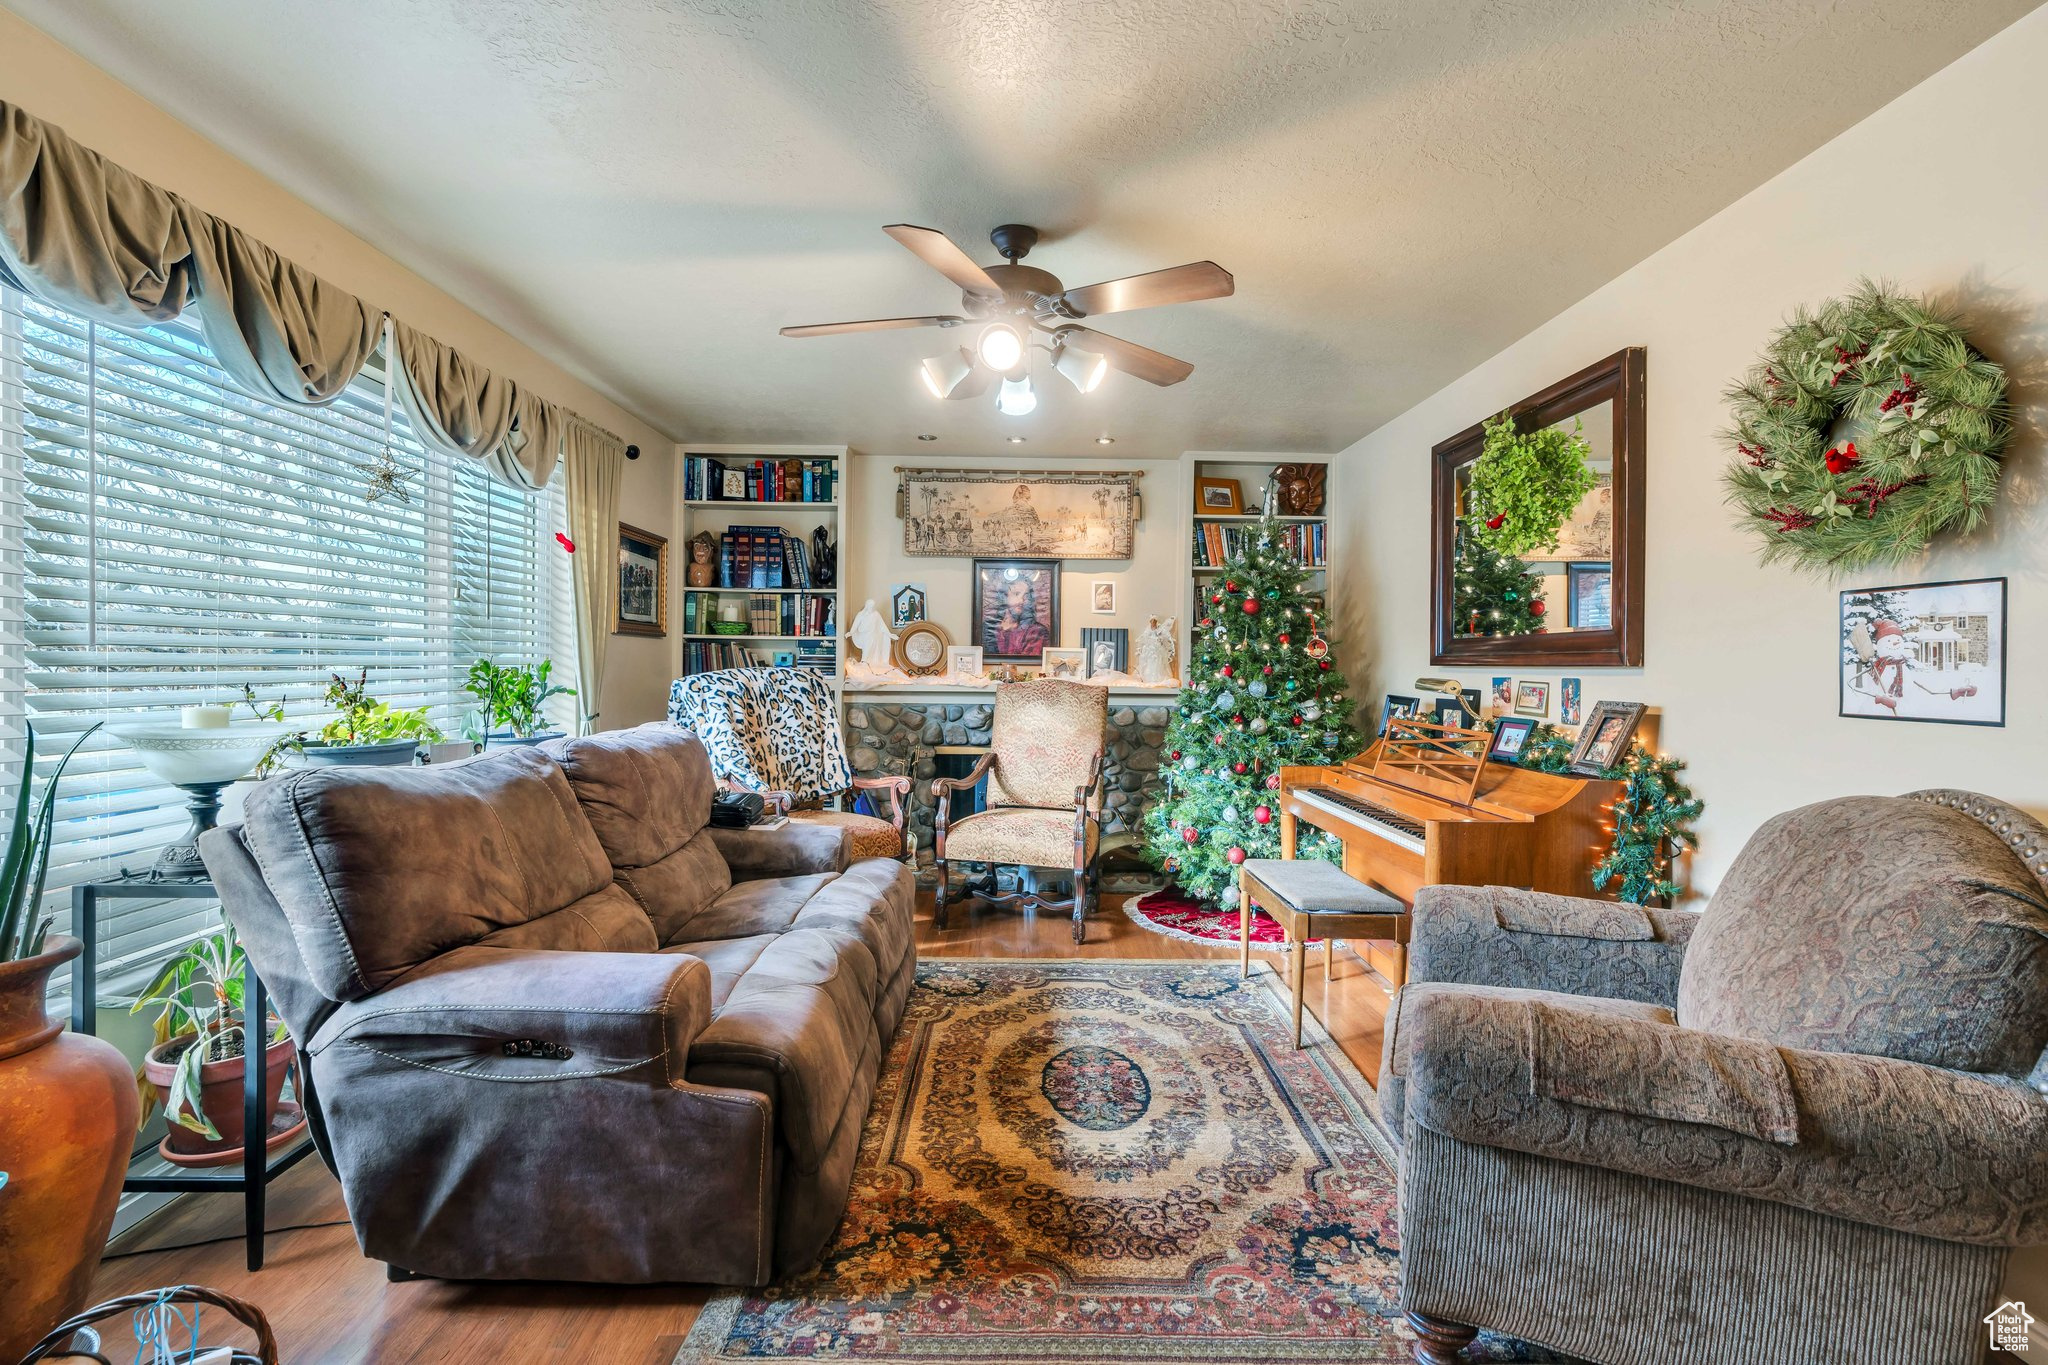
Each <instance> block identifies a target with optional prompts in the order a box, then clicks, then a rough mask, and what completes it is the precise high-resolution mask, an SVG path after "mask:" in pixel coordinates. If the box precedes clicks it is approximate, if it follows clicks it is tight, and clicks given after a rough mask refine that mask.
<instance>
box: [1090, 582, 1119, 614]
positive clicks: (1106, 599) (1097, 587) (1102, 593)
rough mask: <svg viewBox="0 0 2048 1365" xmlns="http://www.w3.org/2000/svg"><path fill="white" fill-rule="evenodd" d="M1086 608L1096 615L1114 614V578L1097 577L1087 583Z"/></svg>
mask: <svg viewBox="0 0 2048 1365" xmlns="http://www.w3.org/2000/svg"><path fill="white" fill-rule="evenodd" d="M1088 610H1089V611H1091V612H1093V613H1094V614H1095V615H1097V616H1114V615H1116V580H1115V579H1114V578H1098V579H1096V580H1095V581H1094V582H1092V583H1090V584H1089V585H1088Z"/></svg>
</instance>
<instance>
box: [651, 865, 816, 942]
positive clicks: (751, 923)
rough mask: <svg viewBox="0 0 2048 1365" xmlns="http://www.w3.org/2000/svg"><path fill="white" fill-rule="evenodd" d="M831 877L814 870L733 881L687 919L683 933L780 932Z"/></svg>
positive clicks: (699, 936)
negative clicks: (790, 875) (803, 874)
mask: <svg viewBox="0 0 2048 1365" xmlns="http://www.w3.org/2000/svg"><path fill="white" fill-rule="evenodd" d="M832 876H833V874H832V873H830V872H813V873H811V874H809V875H807V876H802V877H754V878H750V879H749V880H747V881H743V882H734V883H733V884H732V885H731V886H729V887H727V888H726V889H725V890H724V891H722V892H720V893H719V895H718V898H717V899H716V900H714V901H713V902H712V903H711V904H710V906H709V907H708V908H706V909H705V910H704V912H703V913H702V914H700V915H696V916H694V917H693V918H692V919H691V920H690V922H689V926H688V928H687V931H686V932H687V934H688V936H689V938H690V939H691V940H692V941H694V942H702V941H704V940H705V939H721V938H747V937H749V936H750V935H753V934H780V933H783V932H785V931H786V930H787V929H788V928H789V927H790V926H791V925H792V924H795V923H796V917H797V912H798V911H800V910H802V909H803V908H804V903H805V902H806V901H808V900H810V898H811V897H813V896H815V895H817V894H818V892H819V891H821V890H823V889H824V888H825V886H826V885H827V884H828V883H829V882H831V880H832Z"/></svg>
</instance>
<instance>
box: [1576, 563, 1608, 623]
mask: <svg viewBox="0 0 2048 1365" xmlns="http://www.w3.org/2000/svg"><path fill="white" fill-rule="evenodd" d="M1564 584H1565V587H1564V623H1565V624H1566V625H1567V626H1570V627H1571V628H1572V629H1573V630H1611V629H1613V627H1614V613H1613V607H1612V600H1613V596H1614V565H1613V564H1611V563H1609V562H1607V561H1605V560H1600V561H1595V562H1590V563H1588V562H1583V561H1581V562H1578V563H1573V564H1567V565H1565V566H1564Z"/></svg>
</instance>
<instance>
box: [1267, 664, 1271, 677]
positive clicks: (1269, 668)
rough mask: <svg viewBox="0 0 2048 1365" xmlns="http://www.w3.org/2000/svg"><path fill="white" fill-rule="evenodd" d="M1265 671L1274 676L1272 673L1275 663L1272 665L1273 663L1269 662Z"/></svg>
mask: <svg viewBox="0 0 2048 1365" xmlns="http://www.w3.org/2000/svg"><path fill="white" fill-rule="evenodd" d="M1265 671H1266V675H1267V676H1268V677H1270V676H1272V673H1273V665H1271V664H1267V665H1266V669H1265Z"/></svg>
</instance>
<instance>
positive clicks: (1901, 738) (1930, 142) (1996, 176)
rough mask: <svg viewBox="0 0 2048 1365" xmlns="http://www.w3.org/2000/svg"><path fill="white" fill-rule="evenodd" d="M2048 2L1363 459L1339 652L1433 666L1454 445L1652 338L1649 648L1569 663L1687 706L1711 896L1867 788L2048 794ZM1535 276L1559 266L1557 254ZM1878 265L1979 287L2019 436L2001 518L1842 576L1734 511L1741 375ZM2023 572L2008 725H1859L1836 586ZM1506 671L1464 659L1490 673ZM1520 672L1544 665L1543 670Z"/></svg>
mask: <svg viewBox="0 0 2048 1365" xmlns="http://www.w3.org/2000/svg"><path fill="white" fill-rule="evenodd" d="M2044 66H2048V11H2043V12H2039V13H2036V14H2035V15H2033V16H2032V17H2030V18H2027V19H2023V20H2021V21H2020V22H2019V23H2018V24H2016V25H2014V26H2013V27H2012V28H2010V29H2008V30H2006V31H2005V32H2004V33H2002V34H2000V35H1999V36H1998V37H1996V38H1993V39H1992V40H1991V41H1990V42H1988V43H1986V44H1985V45H1984V46H1982V47H1980V48H1978V49H1977V50H1976V51H1974V52H1972V53H1970V54H1969V55H1968V56H1966V57H1964V58H1963V59H1962V60H1960V61H1958V62H1956V63H1955V64H1954V65H1953V66H1950V67H1949V68H1947V69H1946V70H1944V71H1942V72H1940V73H1939V74H1937V75H1936V76H1934V77H1933V78H1931V79H1930V80H1928V81H1927V82H1926V83H1925V84H1923V85H1921V86H1920V87H1918V88H1917V89H1915V90H1912V91H1910V92H1908V93H1907V94H1905V95H1904V96H1902V97H1900V98H1899V99H1898V100H1897V101H1895V102H1894V103H1892V104H1891V105H1889V106H1887V107H1886V108H1884V109H1882V110H1880V111H1878V112H1877V113H1876V114H1874V115H1872V116H1871V117H1870V118H1869V119H1867V120H1865V121H1864V122H1863V123H1862V124H1859V125H1858V126H1856V127H1855V128H1852V129H1850V130H1849V131H1848V132H1846V133H1844V134H1843V135H1842V136H1841V137H1839V138H1837V139H1836V140H1835V141H1833V142H1831V143H1829V144H1828V145H1827V146H1825V147H1823V148H1821V149H1820V150H1819V151H1816V152H1815V153H1813V154H1812V155H1811V156H1809V157H1808V158H1806V159H1805V160H1804V161H1802V162H1800V163H1798V164H1797V165H1795V166H1793V167H1791V168H1790V169H1789V170H1787V171H1785V172H1784V173H1783V174H1782V175H1779V176H1778V177H1776V178H1775V179H1773V180H1771V181H1769V182H1767V183H1766V184H1765V185H1763V186H1762V187H1760V188H1759V189H1757V190H1756V191H1755V192H1754V193H1752V194H1750V195H1748V196H1747V197H1745V198H1744V199H1742V200H1740V201H1738V202H1737V203H1735V204H1734V205H1732V206H1730V207H1729V208H1727V209H1726V210H1724V211H1723V212H1721V213H1720V214H1718V215H1717V216H1716V217H1714V218H1712V219H1710V220H1709V221H1708V222H1706V223H1704V224H1702V225H1701V226H1700V227H1699V228H1697V229H1695V230H1694V231H1693V232H1691V233H1689V234H1687V235H1686V236H1685V237H1682V238H1680V239H1679V240H1678V241H1676V242H1674V243H1672V244H1671V245H1670V246H1668V247H1666V248H1665V249H1663V250H1662V251H1660V252H1658V253H1657V254H1656V255H1654V256H1652V257H1650V258H1649V259H1648V260H1646V261H1644V262H1643V263H1642V264H1640V265H1638V266H1637V267H1635V268H1634V269H1633V270H1631V271H1629V272H1628V273H1627V274H1625V275H1623V276H1621V277H1620V278H1618V279H1616V280H1614V281H1613V282H1612V283H1610V284H1608V285H1606V286H1605V287H1604V288H1602V289H1600V290H1599V291H1597V292H1596V293H1594V294H1592V295H1591V296H1589V297H1588V298H1586V299H1584V300H1583V301H1581V302H1580V303H1578V304H1577V305H1575V306H1574V307H1573V308H1571V309H1570V310H1568V311H1567V312H1565V313H1563V314H1562V315H1560V316H1558V317H1557V318H1555V319H1553V320H1552V321H1550V322H1549V323H1546V324H1545V325H1544V326H1542V327H1540V328H1538V329H1537V330H1536V331H1534V332H1532V333H1530V334H1529V335H1528V336H1526V337H1524V338H1523V339H1522V340H1520V341H1518V342H1516V343H1515V344H1514V345H1513V346H1510V347H1509V348H1508V349H1507V350H1505V351H1502V352H1501V353H1500V354H1499V355H1496V356H1494V357H1493V358H1492V359H1491V360H1489V361H1487V362H1486V363H1485V364H1483V365H1481V366H1480V367H1479V368H1477V369H1475V370H1473V371H1472V372H1471V373H1469V374H1467V375H1465V376H1464V377H1462V378H1461V379H1459V380H1457V381H1456V382H1455V383H1453V384H1451V385H1450V386H1449V387H1447V388H1445V389H1443V390H1442V391H1441V392H1439V393H1436V394H1434V395H1432V396H1430V397H1428V398H1426V399H1424V400H1423V401H1422V402H1420V403H1418V404H1417V405H1416V406H1415V407H1413V408H1411V409H1410V410H1409V411H1407V412H1406V413H1404V414H1402V415H1401V416H1400V417H1399V418H1396V419H1395V420H1394V421H1392V422H1390V423H1388V424H1387V425H1386V426H1384V427H1381V428H1380V429H1379V430H1377V431H1375V432H1373V433H1372V434H1371V435H1370V436H1368V437H1366V438H1365V439H1364V440H1362V441H1360V442H1358V443H1357V444H1356V445H1354V446H1352V447H1351V448H1349V449H1348V450H1346V451H1345V452H1344V453H1343V454H1342V455H1341V456H1340V457H1339V465H1340V473H1341V475H1342V478H1341V480H1340V481H1339V482H1338V484H1337V488H1338V493H1337V499H1338V501H1337V505H1338V507H1339V508H1340V509H1341V515H1342V516H1343V517H1344V519H1345V521H1346V522H1347V524H1348V525H1349V526H1350V527H1351V528H1352V529H1353V530H1354V532H1355V533H1354V534H1352V535H1349V536H1346V537H1344V538H1342V539H1341V540H1340V541H1339V542H1338V543H1337V546H1336V551H1337V556H1338V563H1337V570H1336V576H1337V582H1338V584H1339V585H1340V588H1339V596H1340V605H1339V613H1340V621H1339V635H1338V644H1339V653H1340V657H1341V658H1342V660H1343V662H1344V665H1345V667H1346V668H1347V669H1349V670H1350V676H1351V677H1353V678H1354V679H1357V680H1359V686H1360V688H1361V693H1362V694H1368V693H1369V694H1373V695H1376V694H1377V693H1380V692H1384V691H1386V690H1388V689H1389V688H1390V687H1391V688H1393V689H1394V690H1397V691H1408V690H1412V689H1411V688H1410V687H1409V686H1408V684H1410V683H1412V682H1413V680H1414V679H1415V677H1416V676H1417V675H1418V674H1421V673H1428V672H1432V671H1438V672H1441V671H1443V670H1432V669H1431V668H1430V667H1429V600H1428V599H1429V574H1428V554H1429V524H1428V517H1427V513H1428V509H1429V492H1430V488H1429V484H1430V453H1429V452H1430V447H1431V446H1432V445H1433V444H1434V443H1436V442H1437V441H1440V440H1442V439H1444V438H1445V437H1447V436H1450V435H1452V434H1454V433H1456V432H1458V431H1460V430H1462V429H1464V428H1465V427H1467V426H1469V425H1471V424H1472V423H1474V422H1476V421H1478V420H1480V419H1481V418H1482V417H1485V416H1487V415H1489V414H1491V413H1494V412H1496V411H1498V410H1500V409H1501V408H1502V407H1505V406H1506V405H1507V404H1509V403H1511V402H1513V401H1515V400H1517V399H1519V398H1521V397H1523V396H1525V395H1527V394H1529V393H1532V392H1534V391H1535V390H1537V389H1540V388H1542V387H1543V386H1545V385H1547V384H1549V383H1551V382H1552V381H1553V380H1556V379H1559V378H1562V377H1563V376H1564V375H1567V374H1569V373H1571V372H1573V371H1574V370H1577V369H1579V368H1580V367H1582V366H1584V365H1587V364H1589V363H1591V362H1593V361H1595V360H1598V359H1600V358H1601V357H1603V356H1606V355H1608V354H1610V353H1612V352H1614V351H1616V350H1619V349H1620V348H1622V347H1624V346H1645V347H1647V348H1648V397H1649V429H1648V508H1649V518H1648V539H1649V551H1648V575H1647V576H1648V613H1647V616H1648V623H1647V628H1646V630H1645V632H1644V636H1645V639H1644V658H1645V666H1644V667H1643V668H1641V669H1636V670H1582V669H1567V670H1556V669H1552V670H1547V671H1542V672H1531V673H1529V674H1527V675H1526V676H1531V677H1547V678H1551V679H1553V680H1554V679H1555V678H1556V677H1558V676H1559V675H1560V674H1561V673H1568V674H1575V675H1578V676H1582V677H1583V678H1584V679H1585V695H1586V700H1587V702H1588V704H1589V705H1590V703H1592V702H1594V701H1597V700H1600V699H1603V698H1625V699H1632V700H1639V701H1644V702H1647V703H1649V704H1651V705H1652V706H1655V707H1658V708H1661V710H1662V712H1663V716H1662V733H1661V742H1662V744H1663V746H1664V748H1665V749H1666V750H1667V751H1668V752H1671V753H1673V754H1676V755H1678V756H1680V757H1682V758H1684V759H1686V760H1687V761H1688V762H1689V764H1690V765H1691V766H1690V769H1689V774H1690V777H1691V779H1692V780H1693V782H1694V784H1695V786H1696V789H1697V790H1698V792H1699V794H1700V795H1701V796H1702V797H1703V798H1704V799H1705V800H1706V802H1707V815H1706V819H1705V820H1704V821H1703V822H1702V824H1701V833H1702V836H1703V846H1702V848H1701V851H1700V854H1699V856H1698V858H1697V859H1696V860H1695V863H1694V866H1693V868H1692V877H1693V882H1694V887H1695V890H1697V891H1699V892H1706V891H1710V890H1711V889H1712V887H1713V885H1714V883H1715V881H1716V880H1717V879H1718V878H1719V876H1720V874H1721V872H1722V870H1723V869H1725V868H1726V867H1727V865H1728V861H1729V859H1730V858H1732V857H1733V856H1734V854H1735V853H1736V851H1737V850H1738V849H1739V848H1740V847H1741V845H1742V842H1743V840H1744V839H1745V838H1746V837H1747V836H1748V834H1749V833H1750V832H1751V831H1752V830H1753V829H1754V828H1755V827H1756V825H1757V824H1758V822H1760V821H1761V820H1763V819H1764V818H1765V817H1767V816H1769V815H1771V814H1773V813H1774V812H1777V811H1781V810H1784V809H1787V808H1788V807H1791V806H1795V805H1798V804H1801V803H1803V802H1807V801H1813V800H1818V799H1820V798H1822V797H1827V796H1832V795H1836V794H1839V793H1844V792H1903V791H1909V790H1912V789H1913V788H1916V787H1925V786H1957V787H1967V788H1971V789H1974V790H1978V791H1983V792H1987V793H1990V794H1992V795H1995V796H1998V797H2002V798H2003V799H2005V800H2008V801H2011V802H2014V803H2015V804H2018V805H2021V806H2025V807H2027V808H2029V809H2031V810H2033V811H2035V812H2036V813H2042V812H2048V709H2044V707H2043V694H2042V690H2041V688H2040V686H2039V682H2038V680H2039V678H2040V677H2041V676H2042V674H2043V672H2044V670H2048V535H2044V532H2048V512H2044V510H2043V507H2042V504H2041V497H2042V487H2043V479H2044V475H2048V468H2044V460H2043V435H2042V429H2043V422H2044V415H2048V412H2044V406H2043V405H2044V402H2048V240H2044V238H2043V235H2042V232H2043V224H2044V222H2048V85H2044V84H2043V83H2042V82H2041V81H2040V79H2039V73H2040V71H2041V69H2042V68H2043V67H2044ZM1531 267H1532V268H1540V263H1537V262H1532V263H1531ZM1859 275H1869V276H1872V277H1880V278H1887V279H1891V280H1893V281H1896V282H1897V283H1898V284H1900V285H1901V286H1903V287H1904V288H1906V289H1909V290H1911V291H1914V292H1919V293H1925V294H1928V295H1932V296H1934V297H1936V298H1938V299H1945V300H1949V301H1952V302H1953V303H1954V304H1956V305H1957V306H1958V307H1959V308H1960V309H1961V311H1962V313H1963V315H1964V318H1965V319H1966V323H1967V327H1968V331H1969V334H1970V336H1971V338H1972V340H1973V341H1975V342H1976V344H1978V345H1979V346H1980V347H1981V349H1983V350H1984V351H1985V352H1986V353H1987V354H1988V355H1990V356H1991V357H1992V358H1994V359H1996V360H1997V361H1999V362H2000V363H2001V364H2003V365H2005V366H2006V367H2007V369H2008V370H2009V372H2010V373H2011V375H2012V381H2013V382H2012V393H2013V398H2014V403H2015V406H2016V409H2017V412H2018V418H2019V422H2018V425H2019V434H2018V436H2017V438H2016V439H2015V441H2014V442H2013V444H2012V446H2011V449H2010V452H2009V454H2008V456H2007V459H2006V474H2005V480H2004V492H2003V496H2002V498H2001V500H2000V502H1999V505H1998V507H1997V509H1996V512H1995V514H1994V516H1993V519H1992V524H1991V526H1990V527H1989V529H1988V530H1987V531H1985V532H1984V533H1982V534H1980V535H1977V536H1975V537H1973V538H1972V539H1971V540H1969V541H1968V542H1964V543H1954V542H1952V543H1949V544H1947V545H1944V546H1942V547H1940V548H1939V549H1938V550H1937V551H1936V552H1935V553H1934V554H1932V555H1931V556H1929V558H1928V559H1927V561H1926V562H1925V563H1919V564H1912V565H1907V566H1905V567H1902V568H1899V569H1895V570H1880V571H1876V572H1873V573H1865V574H1857V575H1855V576H1854V577H1853V578H1850V579H1846V580H1843V581H1841V582H1834V581H1828V580H1824V579H1822V578H1819V577H1815V576H1811V575H1800V574H1797V573H1795V572H1792V571H1788V570H1787V569H1785V568H1783V567H1774V568H1768V569H1766V568H1760V567H1758V566H1757V564H1756V561H1755V553H1754V547H1753V544H1752V541H1751V539H1750V536H1749V534H1748V533H1746V532H1743V531H1740V530H1738V529H1737V527H1736V526H1735V524H1734V522H1733V520H1732V519H1731V517H1730V515H1729V513H1728V512H1727V510H1726V509H1725V508H1724V507H1723V506H1722V504H1721V490H1720V486H1719V483H1718V476H1719V474H1720V471H1721V469H1722V467H1723V465H1724V463H1725V457H1724V455H1723V453H1722V451H1721V448H1720V445H1719V443H1718V442H1717V441H1716V440H1715V438H1714V433H1715V431H1717V430H1718V429H1719V428H1720V427H1721V426H1722V425H1724V423H1725V421H1726V409H1725V407H1724V405H1723V403H1722V401H1721V396H1720V395H1721V391H1722V389H1723V387H1724V386H1725V385H1726V384H1727V383H1728V382H1729V381H1730V380H1731V379H1732V378H1733V377H1735V376H1736V375H1738V374H1739V373H1740V372H1741V371H1742V370H1743V368H1744V367H1745V366H1746V365H1748V364H1749V363H1750V361H1751V360H1752V359H1753V357H1754V356H1755V354H1756V352H1757V351H1758V350H1759V349H1760V347H1761V345H1762V343H1763V342H1764V341H1765V339H1766V338H1767V337H1768V336H1769V335H1770V333H1771V331H1772V329H1773V328H1775V327H1776V326H1777V325H1778V324H1779V323H1780V322H1781V321H1782V320H1783V318H1784V317H1785V315H1786V313H1787V312H1788V311H1790V310H1791V309H1792V308H1793V307H1794V306H1795V305H1797V304H1800V303H1817V302H1819V301H1820V300H1822V299H1824V298H1826V297H1828V296H1830V295H1835V294H1840V293H1844V292H1846V291H1848V290H1849V289H1851V288H1852V287H1854V285H1855V283H1856V280H1857V278H1858V276H1859ZM1991 575H2005V576H2007V577H2008V578H2010V580H2011V582H2010V586H2009V593H2010V597H2009V611H2010V630H2009V645H2010V648H2009V655H2008V678H2009V700H2008V707H2007V722H2006V726H2005V728H2003V729H1989V728H1974V727H1965V726H1953V725H1931V724H1903V723H1891V722H1879V721H1866V720H1845V719H1840V718H1838V717H1837V716H1836V714H1835V712H1836V675H1835V663H1834V660H1835V657H1836V655H1835V651H1836V628H1835V615H1836V593H1837V591H1838V589H1840V588H1841V587H1845V586H1849V585H1851V584H1862V585H1874V584H1887V583H1911V582H1923V581H1931V580H1937V579H1952V578H1971V577H1979V576H1991ZM1494 672H1500V673H1511V672H1515V670H1513V669H1507V668H1502V669H1498V670H1487V671H1486V672H1485V673H1480V672H1473V673H1470V674H1466V675H1463V676H1466V677H1468V679H1469V680H1470V681H1471V682H1472V683H1473V684H1474V685H1480V684H1483V682H1484V681H1485V678H1486V677H1487V676H1490V675H1491V674H1492V673H1494ZM1518 676H1521V675H1518Z"/></svg>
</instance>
